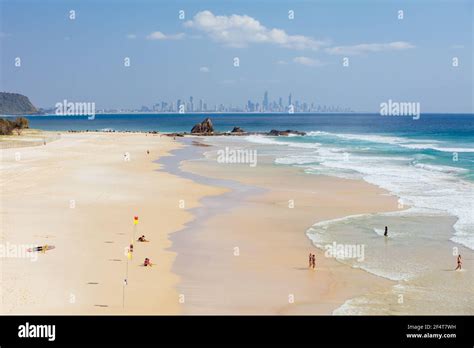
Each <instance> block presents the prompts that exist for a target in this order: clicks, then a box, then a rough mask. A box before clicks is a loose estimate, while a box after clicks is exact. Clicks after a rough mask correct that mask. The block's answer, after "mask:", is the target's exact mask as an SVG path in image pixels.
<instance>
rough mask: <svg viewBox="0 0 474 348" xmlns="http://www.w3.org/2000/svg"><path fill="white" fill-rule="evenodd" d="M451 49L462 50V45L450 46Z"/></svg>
mask: <svg viewBox="0 0 474 348" xmlns="http://www.w3.org/2000/svg"><path fill="white" fill-rule="evenodd" d="M451 48H454V49H457V48H464V45H452V46H451Z"/></svg>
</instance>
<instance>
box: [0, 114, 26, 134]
mask: <svg viewBox="0 0 474 348" xmlns="http://www.w3.org/2000/svg"><path fill="white" fill-rule="evenodd" d="M26 128H29V123H28V119H26V118H24V117H17V118H16V119H14V120H9V119H6V118H0V135H11V134H13V131H15V132H16V133H17V134H18V135H21V132H22V130H23V129H26Z"/></svg>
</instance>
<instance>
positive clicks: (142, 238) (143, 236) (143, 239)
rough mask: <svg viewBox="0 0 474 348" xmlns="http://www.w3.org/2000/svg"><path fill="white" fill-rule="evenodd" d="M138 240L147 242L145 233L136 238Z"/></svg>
mask: <svg viewBox="0 0 474 348" xmlns="http://www.w3.org/2000/svg"><path fill="white" fill-rule="evenodd" d="M138 241H139V242H148V241H147V240H146V239H145V235H142V236H141V237H139V238H138Z"/></svg>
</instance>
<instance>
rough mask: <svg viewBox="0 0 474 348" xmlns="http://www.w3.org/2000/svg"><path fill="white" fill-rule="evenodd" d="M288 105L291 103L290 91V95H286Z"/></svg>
mask: <svg viewBox="0 0 474 348" xmlns="http://www.w3.org/2000/svg"><path fill="white" fill-rule="evenodd" d="M288 105H292V103H291V93H290V95H289V96H288Z"/></svg>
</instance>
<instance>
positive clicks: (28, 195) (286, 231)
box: [0, 132, 464, 315]
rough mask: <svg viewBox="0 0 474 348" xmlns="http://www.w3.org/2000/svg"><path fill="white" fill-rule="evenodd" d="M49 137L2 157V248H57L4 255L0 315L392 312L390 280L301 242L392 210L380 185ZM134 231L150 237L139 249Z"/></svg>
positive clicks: (150, 145) (107, 137) (149, 145)
mask: <svg viewBox="0 0 474 348" xmlns="http://www.w3.org/2000/svg"><path fill="white" fill-rule="evenodd" d="M48 139H55V140H54V141H51V142H47V144H46V145H43V144H39V145H37V146H30V147H28V146H27V145H24V146H23V147H18V148H16V147H15V148H10V147H6V148H3V149H2V153H1V156H2V157H1V173H2V175H1V190H2V192H1V200H0V203H1V207H0V211H1V218H2V221H1V226H2V229H1V243H2V245H3V246H4V249H11V251H14V250H23V252H24V251H25V250H26V248H29V247H33V246H44V245H49V246H54V249H52V250H48V251H47V252H45V253H41V252H40V253H26V254H25V253H24V255H27V256H28V257H3V258H2V259H1V291H2V292H1V298H2V303H1V305H2V307H1V312H2V313H4V314H25V313H28V314H305V315H311V314H320V315H321V314H332V313H333V311H334V310H336V309H337V308H339V307H341V306H342V305H343V304H344V303H345V302H346V301H348V300H349V299H353V298H357V297H359V296H362V295H365V294H369V293H371V294H377V296H381V297H383V300H384V301H385V302H386V303H388V306H389V307H390V306H392V304H393V306H394V307H395V308H396V309H395V311H396V310H397V309H400V306H397V304H396V301H397V296H396V295H394V294H393V293H391V289H392V287H393V286H394V285H395V284H396V283H395V282H393V281H391V280H389V279H385V278H383V277H378V276H375V275H373V274H371V273H368V272H365V271H363V270H361V269H355V268H352V267H348V266H347V265H344V264H342V263H340V262H338V261H336V259H335V258H333V257H327V256H326V255H325V253H324V251H323V250H321V249H317V248H316V247H315V246H314V245H313V243H312V242H311V240H310V239H309V238H308V236H307V234H306V232H307V231H308V229H309V228H310V227H311V226H312V225H313V224H315V223H317V222H319V221H327V220H331V219H336V218H342V217H345V216H351V215H357V214H366V213H377V212H392V211H397V210H400V207H399V206H398V204H397V197H396V196H393V195H390V194H388V192H387V191H385V190H382V189H380V188H378V187H376V186H374V185H371V184H368V183H366V182H364V181H361V180H350V179H342V178H336V177H329V176H325V175H308V174H306V173H304V171H303V170H302V169H301V168H297V167H290V166H276V165H274V163H273V158H272V157H271V156H260V157H259V162H258V165H257V166H255V167H252V166H249V165H248V164H223V163H218V161H216V158H215V157H213V156H212V155H211V156H209V155H207V156H205V155H204V153H207V154H209V153H212V151H215V150H216V149H217V148H219V147H218V146H217V147H216V144H214V143H213V140H212V139H211V138H196V137H194V138H187V139H185V140H184V141H183V140H175V139H173V138H171V137H166V136H160V135H153V134H146V133H108V132H82V133H67V132H63V133H60V135H59V136H57V135H56V136H54V137H52V135H51V134H49V138H48ZM222 144H225V141H224V143H220V145H219V146H222ZM147 151H148V152H149V153H147ZM405 208H406V207H405ZM134 216H138V217H139V223H138V225H134V223H133V219H134ZM443 221H444V220H443ZM443 223H445V224H447V225H449V224H452V220H446V221H444V222H443ZM380 227H382V226H380ZM142 234H143V235H145V236H146V239H147V240H149V242H145V243H139V242H136V239H137V238H138V237H139V236H140V235H142ZM354 238H355V236H354ZM132 240H135V242H134V243H133V244H134V251H133V254H132V259H131V260H128V259H127V252H126V250H127V248H128V247H129V245H130V243H131V242H132ZM354 241H355V242H356V241H357V238H355V239H354ZM435 247H436V246H435ZM380 252H384V251H383V250H382V249H381V251H380ZM424 252H425V251H424V250H422V253H424ZM429 252H430V249H427V251H426V253H429ZM463 252H464V250H463ZM309 253H314V254H315V255H316V269H315V270H311V269H309V268H308V254H309ZM423 255H424V254H423ZM32 256H34V257H35V258H34V259H32V258H31V257H32ZM146 257H148V258H150V259H151V262H152V263H153V266H152V267H143V260H144V259H145V258H146ZM125 279H127V285H124V280H125ZM387 301H388V302H387ZM384 310H386V308H385V307H384V308H380V311H381V313H382V312H383V311H384ZM404 310H405V309H404ZM411 310H412V309H408V311H411ZM388 313H391V312H388Z"/></svg>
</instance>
